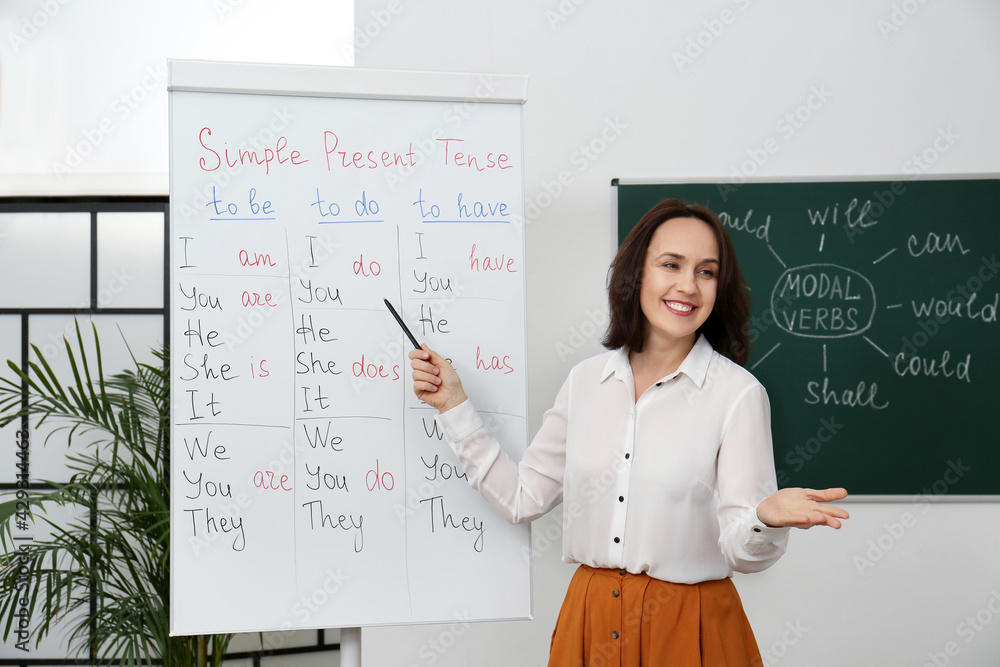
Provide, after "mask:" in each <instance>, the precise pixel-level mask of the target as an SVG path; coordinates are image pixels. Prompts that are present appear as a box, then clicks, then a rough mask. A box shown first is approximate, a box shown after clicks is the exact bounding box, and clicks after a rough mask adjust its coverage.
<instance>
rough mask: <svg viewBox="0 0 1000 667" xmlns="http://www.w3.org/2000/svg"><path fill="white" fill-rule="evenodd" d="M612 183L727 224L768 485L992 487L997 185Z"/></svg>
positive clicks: (892, 491)
mask: <svg viewBox="0 0 1000 667" xmlns="http://www.w3.org/2000/svg"><path fill="white" fill-rule="evenodd" d="M615 185H617V188H618V232H619V242H620V241H621V240H622V239H623V238H624V236H625V234H626V233H627V232H628V230H629V229H631V228H632V226H633V225H635V223H636V222H637V221H638V220H639V218H640V217H641V216H642V215H643V214H644V213H645V212H646V211H647V210H649V209H650V208H651V207H652V206H653V205H654V204H656V203H657V202H659V201H660V200H662V199H665V198H667V197H677V198H679V199H682V200H684V201H686V202H691V203H699V204H702V205H705V206H707V207H709V208H710V209H712V210H713V211H715V212H717V213H718V214H719V215H720V217H721V218H722V220H723V222H724V223H725V224H726V226H727V228H728V229H729V233H730V236H732V239H733V242H734V244H735V245H736V250H737V255H738V257H739V262H740V268H741V269H742V270H743V274H744V276H745V277H746V279H747V282H748V284H749V286H750V290H751V298H752V307H753V315H752V319H751V321H750V336H751V340H752V341H753V351H752V353H751V356H750V359H749V361H748V362H747V368H748V369H750V370H751V372H752V373H753V374H754V375H755V376H756V377H757V378H758V379H759V380H760V381H761V383H762V384H763V385H764V386H765V387H766V388H767V391H768V395H769V396H770V399H771V412H772V426H773V430H774V449H775V466H776V468H777V472H778V483H779V485H780V486H783V487H784V486H808V487H815V488H820V487H827V486H844V487H846V488H847V489H848V491H849V492H851V493H852V494H877V495H905V496H911V497H916V496H927V497H928V498H927V499H924V498H918V499H917V501H918V502H933V500H934V499H936V498H938V497H940V496H941V495H943V494H947V495H994V494H1000V436H998V435H997V426H996V422H997V417H998V416H1000V351H998V343H1000V322H998V313H997V310H998V301H1000V277H998V273H1000V265H998V263H997V258H998V255H1000V180H940V181H924V180H900V181H895V182H889V181H857V182H790V183H744V184H741V185H736V184H729V183H720V184H656V185H650V184H634V185H619V184H617V183H615Z"/></svg>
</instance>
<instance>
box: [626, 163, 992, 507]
mask: <svg viewBox="0 0 1000 667" xmlns="http://www.w3.org/2000/svg"><path fill="white" fill-rule="evenodd" d="M968 181H978V182H982V183H985V184H986V185H984V187H989V188H992V190H991V192H992V193H1000V174H993V173H987V174H949V175H942V176H934V177H933V178H931V177H924V176H923V175H912V174H911V175H902V174H897V175H866V176H844V175H840V176H830V177H816V176H808V177H807V176H800V177H786V178H742V177H741V178H734V179H732V180H730V181H719V180H715V179H708V178H697V179H696V178H692V179H650V178H641V179H640V178H636V179H628V178H625V179H622V178H614V179H612V180H611V186H612V201H613V204H612V211H613V214H612V215H613V220H612V225H611V230H610V231H611V234H612V239H611V241H612V247H614V248H617V246H618V244H619V243H620V240H621V239H623V238H624V235H625V234H626V233H627V231H628V230H629V229H631V226H632V225H634V224H635V222H637V221H638V216H640V215H641V214H642V213H643V212H645V210H648V208H649V207H650V206H652V205H653V204H655V203H656V202H658V201H660V200H662V199H664V198H666V197H668V196H678V197H679V198H680V199H682V200H684V201H687V202H697V203H703V204H704V203H707V204H708V205H709V208H712V209H713V210H719V206H718V205H717V204H713V203H712V201H711V200H709V201H707V202H706V201H701V200H700V198H698V197H690V196H687V195H686V194H685V193H684V190H685V189H686V188H696V189H697V188H703V189H705V188H714V189H715V190H716V191H717V192H718V193H720V194H721V193H726V194H731V193H734V192H737V193H738V192H739V191H741V190H742V189H744V188H748V189H749V190H753V189H755V188H761V187H763V188H779V187H782V186H787V185H798V186H801V187H807V188H808V187H811V186H824V185H830V184H838V185H841V186H854V187H864V188H871V187H872V186H876V185H877V184H883V185H885V186H886V188H888V190H887V191H888V192H892V191H893V190H892V189H893V188H896V189H897V190H899V191H901V192H904V193H905V192H906V191H907V190H908V189H909V188H910V187H911V185H914V184H915V189H920V188H922V187H924V186H925V185H926V184H928V183H940V184H944V186H945V187H947V185H948V184H949V183H961V182H968ZM869 191H870V190H869ZM643 192H644V193H645V199H644V200H643V205H645V208H643V205H638V208H633V209H632V210H628V209H627V207H628V206H629V205H631V206H633V207H634V206H636V201H635V200H636V199H637V193H643ZM995 200H1000V197H997V198H996V199H995ZM623 201H624V203H623ZM889 206H890V207H891V204H889ZM623 210H626V211H627V215H623ZM855 212H856V211H855ZM758 224H759V223H758ZM991 230H992V231H993V232H994V235H993V240H994V241H995V240H996V233H995V232H996V225H995V224H994V226H993V227H991ZM731 231H732V230H731ZM731 236H733V237H734V243H735V244H736V246H737V251H738V253H740V243H739V242H738V238H737V236H738V235H734V234H732V233H731ZM991 247H992V248H996V247H997V245H993V246H991ZM821 249H822V245H821ZM772 252H774V251H773V250H772ZM987 252H989V250H988V251H987ZM740 256H741V257H742V253H740ZM779 261H780V260H779ZM741 268H743V269H744V273H745V274H746V273H747V271H746V268H745V267H744V266H743V262H742V260H741ZM748 282H751V280H750V277H749V276H748ZM751 287H752V285H751ZM759 310H760V309H759V307H757V306H754V313H755V314H756V315H758V316H759V314H760V312H759ZM764 349H767V348H764ZM757 352H758V356H759V352H760V350H758V351H757ZM824 356H825V349H824ZM755 361H760V359H756V360H755V357H754V353H753V352H752V353H751V359H750V360H749V361H748V364H747V367H748V368H750V367H751V366H752V365H753V364H754V362H755ZM824 363H825V362H824ZM824 370H825V369H824ZM754 372H755V374H756V371H754ZM766 385H767V383H766V382H765V386H766ZM774 407H775V399H774V397H773V396H772V421H774ZM943 451H944V453H945V454H948V450H943ZM787 453H788V450H783V449H781V448H780V446H779V444H778V443H777V436H776V443H775V459H776V468H778V474H779V486H797V485H803V486H806V485H809V484H806V483H801V484H799V483H798V482H805V481H809V480H800V479H799V478H798V477H797V476H795V475H794V474H788V472H787V471H786V470H783V468H782V465H781V464H782V460H781V455H782V454H786V455H787ZM959 461H961V459H959ZM988 463H990V464H991V465H992V464H993V463H995V461H992V460H991V461H988ZM961 465H962V464H961V463H959V466H961ZM984 467H985V466H983V465H980V466H979V468H980V469H983V468H984ZM993 467H995V466H993ZM959 469H960V470H961V468H959ZM941 472H942V473H943V474H942V475H939V478H934V479H933V481H932V480H931V479H927V478H925V481H923V483H918V482H917V481H916V480H913V479H910V480H909V482H908V483H909V486H908V487H906V488H903V489H900V488H899V487H898V485H897V487H895V488H893V489H891V490H888V491H886V490H883V489H881V488H872V487H871V485H867V486H865V485H862V486H861V489H862V490H861V492H857V491H855V492H853V493H852V495H851V496H850V499H851V500H853V501H857V502H867V501H877V502H910V503H919V504H922V505H925V504H927V503H935V502H942V501H943V502H949V501H950V502H996V501H1000V479H997V480H992V481H989V482H988V483H986V484H985V485H984V484H983V483H982V482H980V483H978V484H977V485H975V488H974V489H972V490H971V491H967V492H963V490H962V488H961V485H960V484H957V483H956V484H949V483H947V481H946V480H945V476H948V479H949V480H952V481H955V480H954V478H955V477H956V473H955V472H954V470H951V471H950V472H949V470H948V469H942V470H941ZM849 473H850V470H849V469H848V474H844V475H841V476H839V477H837V478H836V479H830V483H829V484H823V485H834V484H836V485H843V486H847V488H848V490H849V491H851V488H852V486H855V488H857V486H856V485H852V481H853V478H852V476H851V475H850V474H849ZM884 477H885V478H889V477H890V476H888V475H886V476H884ZM957 477H958V479H961V475H957ZM824 481H826V480H824ZM813 486H821V484H814V485H813Z"/></svg>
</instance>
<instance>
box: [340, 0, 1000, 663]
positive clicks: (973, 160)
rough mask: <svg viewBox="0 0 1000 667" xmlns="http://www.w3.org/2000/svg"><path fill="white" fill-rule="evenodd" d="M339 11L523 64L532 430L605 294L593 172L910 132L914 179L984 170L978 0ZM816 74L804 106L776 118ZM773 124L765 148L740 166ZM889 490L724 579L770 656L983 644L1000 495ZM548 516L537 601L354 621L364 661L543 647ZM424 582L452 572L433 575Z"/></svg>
mask: <svg viewBox="0 0 1000 667" xmlns="http://www.w3.org/2000/svg"><path fill="white" fill-rule="evenodd" d="M724 12H728V13H725V14H724ZM355 17H356V18H355V21H356V26H357V28H358V29H359V37H358V40H357V42H356V46H357V51H356V60H355V63H356V65H357V66H360V67H386V68H408V69H427V70H462V71H478V72H502V73H517V74H528V75H529V77H530V79H529V87H528V88H529V93H528V98H529V101H528V104H527V105H526V106H525V109H524V122H525V151H526V153H525V162H526V182H525V186H526V195H527V201H528V202H529V214H530V213H531V208H530V204H531V203H534V204H536V205H538V206H539V209H541V210H540V212H539V214H538V215H536V216H534V217H532V218H531V224H530V226H529V228H528V230H527V276H528V335H529V340H530V344H529V377H530V391H529V400H530V408H531V417H532V423H531V430H532V432H533V431H534V430H535V429H537V428H538V425H539V422H540V417H541V414H542V412H543V411H544V410H545V409H546V408H547V407H548V406H549V404H550V402H551V401H552V399H553V397H554V395H555V392H556V390H557V389H558V387H559V385H560V384H561V383H562V381H563V379H564V377H565V374H566V372H567V370H568V369H569V367H570V366H571V365H572V364H573V363H575V362H577V361H579V360H581V359H583V358H584V357H586V356H588V355H590V354H592V353H595V352H597V351H599V349H600V348H599V345H598V343H597V341H596V338H597V337H598V336H595V335H590V336H588V337H587V340H586V342H585V343H583V344H582V345H579V342H580V338H579V334H580V333H581V332H584V333H586V332H592V331H593V329H594V327H593V326H592V323H591V319H592V318H591V317H590V316H588V314H592V315H593V318H599V317H600V315H598V313H599V312H600V311H601V310H602V309H603V308H604V307H605V298H604V290H603V287H604V280H605V271H606V267H607V264H608V260H609V259H610V257H611V254H612V249H613V246H612V240H611V238H612V232H611V225H612V220H613V212H612V208H613V198H614V191H613V189H612V188H611V187H610V185H609V184H610V181H611V179H612V178H614V177H620V178H623V179H627V178H631V179H661V180H671V179H675V180H688V179H710V180H726V179H729V178H732V177H733V176H734V174H736V176H739V177H742V176H753V177H755V178H786V177H815V178H819V179H822V178H828V177H829V178H834V177H860V176H885V177H888V178H890V179H892V178H896V177H902V176H905V172H906V171H907V170H911V169H912V167H913V166H914V164H915V163H912V162H910V161H911V159H912V156H914V155H920V154H922V153H923V152H924V151H925V149H931V150H930V152H929V153H928V155H929V156H930V157H932V158H934V159H933V163H932V164H929V165H927V168H926V170H925V172H924V173H926V175H927V176H936V175H944V174H991V175H995V174H997V173H1000V130H998V126H997V122H996V119H997V118H998V117H1000V113H998V112H1000V86H998V85H997V84H998V82H1000V41H998V40H997V39H996V35H997V34H1000V4H997V3H996V2H995V0H958V1H953V2H947V3H945V2H933V1H930V0H895V2H893V1H892V0H876V1H862V0H845V1H839V2H832V1H817V2H795V1H792V0H776V1H773V2H767V3H765V2H761V1H760V0H732V1H730V0H711V1H709V2H698V3H695V2H688V3H679V2H642V3H610V2H598V1H597V0H508V1H507V2H493V3H487V2H468V1H467V0H466V1H463V0H448V1H443V0H437V1H435V2H430V1H428V0H425V1H423V2H416V1H415V0H359V1H358V2H357V3H356V6H355ZM366 28H367V30H366ZM713 28H714V30H715V32H716V33H717V34H714V35H713V34H712V32H711V31H712V29H713ZM365 31H367V33H368V37H366V38H363V37H361V33H362V32H365ZM698 41H701V43H702V44H703V45H704V46H702V48H701V52H700V53H698V51H697V47H696V46H695V47H691V44H692V43H694V44H697V42H698ZM689 47H690V48H691V51H690V52H687V49H688V48H689ZM677 53H679V54H681V55H689V57H690V59H691V62H687V63H685V62H683V61H679V60H677V59H676V58H675V54H677ZM815 91H823V95H822V98H823V101H822V102H821V103H820V101H819V100H820V97H814V98H813V104H814V106H817V107H818V108H816V109H814V110H813V113H812V114H811V117H810V118H809V120H808V121H806V122H805V123H803V124H802V125H801V127H799V128H796V131H795V132H794V133H793V134H792V135H791V136H788V133H787V132H785V133H779V132H778V131H777V130H776V127H775V125H776V123H777V122H778V121H780V120H781V119H782V118H784V116H785V114H786V113H789V112H795V111H796V109H798V108H799V107H800V106H801V105H803V104H806V103H807V101H808V100H809V98H810V95H813V94H814V92H815ZM949 131H950V133H951V135H952V136H953V137H955V136H956V135H957V138H956V139H954V141H953V142H952V143H951V144H950V145H948V146H947V150H946V151H944V152H940V151H939V152H938V153H937V155H936V156H935V155H934V152H935V151H934V149H933V146H934V140H935V138H936V137H937V136H938V133H939V132H945V133H948V132H949ZM772 137H773V138H774V139H776V140H777V142H778V145H779V149H778V151H777V152H776V153H774V154H773V155H771V156H769V158H768V159H767V160H766V161H765V163H764V164H763V165H762V166H760V167H759V168H758V167H756V165H752V164H751V166H752V167H753V169H752V170H751V169H745V170H744V172H745V173H743V174H742V175H741V174H740V169H741V166H742V165H743V164H745V161H746V160H747V159H748V155H749V153H748V151H750V152H752V151H754V149H759V148H760V147H761V146H762V145H763V143H764V141H765V140H766V139H768V138H772ZM941 145H943V144H942V142H939V146H941ZM587 146H591V147H592V148H591V151H590V153H589V155H588V153H585V152H584V148H585V147H587ZM751 171H754V172H755V173H749V172H751ZM560 175H562V177H563V178H562V180H563V182H564V183H568V185H563V186H562V191H561V192H558V190H559V186H558V185H556V184H557V183H558V182H559V180H560ZM567 348H570V349H572V350H574V351H573V352H572V353H570V354H567V353H566V349H567ZM560 352H562V354H560ZM946 472H947V471H946V470H942V471H941V474H942V478H944V475H945V474H946ZM885 474H887V475H891V474H892V471H891V470H887V471H885ZM998 474H1000V471H998ZM900 500H901V502H894V503H875V502H862V503H853V504H850V505H849V507H848V508H849V510H850V511H851V512H852V513H853V518H852V519H851V520H850V521H849V522H848V525H847V526H846V527H845V528H844V529H843V530H841V531H839V532H833V531H830V530H819V529H817V530H812V531H809V532H807V533H806V532H803V533H799V532H796V533H795V534H793V536H792V540H791V546H790V550H789V551H790V552H789V553H788V554H787V555H786V556H785V557H784V558H783V559H782V560H781V561H780V562H779V563H778V564H777V565H776V566H774V567H773V568H772V569H771V570H769V571H768V572H766V573H763V574H760V575H753V576H748V577H743V576H741V577H738V578H737V585H738V586H739V588H740V590H741V592H742V593H743V596H744V603H745V606H746V608H747V612H748V614H749V616H750V619H751V622H752V623H753V625H754V628H755V631H756V633H757V638H758V641H759V643H760V646H761V649H762V651H763V652H764V657H765V660H766V663H767V664H768V665H779V664H780V665H782V666H785V665H787V666H789V667H794V666H807V667H824V666H830V667H834V666H836V667H841V666H843V665H879V666H888V665H917V666H920V665H924V664H925V663H926V664H931V665H944V664H948V665H960V666H972V665H982V666H986V665H991V666H992V665H996V659H997V658H996V656H997V655H998V654H1000V618H996V617H997V615H998V612H1000V557H998V556H1000V537H998V534H1000V531H998V530H997V529H996V526H997V525H998V523H1000V504H997V503H968V502H964V503H963V502H958V503H953V502H937V503H930V504H927V503H918V502H913V501H912V499H907V498H903V499H900ZM554 514H558V510H557V511H556V512H555V513H554ZM558 527H559V517H558V516H553V515H550V516H547V517H545V518H543V519H541V520H539V521H538V522H536V524H535V525H534V527H533V528H534V543H535V546H536V554H535V559H534V567H535V587H534V591H535V619H534V620H533V621H530V622H512V623H486V624H476V625H471V626H470V625H466V624H463V623H461V622H456V623H455V624H453V625H451V626H448V625H444V626H421V627H410V628H370V629H365V630H364V640H363V641H364V647H363V648H364V652H363V658H364V664H365V665H372V666H376V665H377V666H379V667H383V666H386V667H388V666H397V665H399V666H402V667H409V666H412V665H418V666H421V667H422V666H424V665H449V666H451V665H454V666H457V665H477V666H487V665H496V666H501V665H503V666H507V665H520V664H525V665H537V664H544V662H545V660H546V656H547V650H548V642H549V637H550V634H551V631H552V627H553V625H554V622H555V616H556V614H557V612H558V607H559V604H560V603H561V601H562V595H563V593H564V591H565V587H566V584H567V583H568V581H569V577H570V575H571V574H572V572H573V569H574V568H573V566H570V565H566V564H563V563H561V562H560V561H559V556H560V551H561V549H560V545H559V536H558V532H559V528H558ZM553 537H554V538H555V539H554V540H553V539H552V538H553ZM869 562H870V563H871V564H870V566H869V565H868V564H867V563H869ZM441 585H442V586H461V585H462V582H460V581H454V580H452V579H450V578H449V576H448V573H447V572H442V573H441ZM970 618H971V619H972V620H971V621H970V620H968V619H970ZM977 618H978V620H976V619H977ZM976 627H978V628H980V629H979V630H976V629H975V628H976Z"/></svg>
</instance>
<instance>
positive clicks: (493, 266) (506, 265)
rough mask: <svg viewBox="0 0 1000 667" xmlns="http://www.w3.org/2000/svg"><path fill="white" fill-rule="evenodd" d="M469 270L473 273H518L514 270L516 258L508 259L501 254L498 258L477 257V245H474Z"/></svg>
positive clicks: (470, 255) (470, 254)
mask: <svg viewBox="0 0 1000 667" xmlns="http://www.w3.org/2000/svg"><path fill="white" fill-rule="evenodd" d="M469 268H470V269H471V270H473V271H506V272H507V273H517V269H515V268H514V258H513V257H507V255H506V254H503V253H501V254H500V255H499V256H497V257H490V256H488V255H487V256H486V257H482V258H480V257H476V244H475V243H473V244H472V252H470V253H469Z"/></svg>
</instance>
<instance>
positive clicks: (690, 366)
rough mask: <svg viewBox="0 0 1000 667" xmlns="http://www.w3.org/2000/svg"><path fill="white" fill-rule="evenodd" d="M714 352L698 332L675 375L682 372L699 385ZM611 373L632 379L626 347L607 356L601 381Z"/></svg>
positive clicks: (702, 382)
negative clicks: (692, 345)
mask: <svg viewBox="0 0 1000 667" xmlns="http://www.w3.org/2000/svg"><path fill="white" fill-rule="evenodd" d="M714 354H715V350H714V349H713V348H712V344H711V343H709V342H708V340H707V339H706V338H705V337H704V336H703V335H701V334H698V340H696V341H695V343H694V347H692V348H691V351H690V352H688V354H687V356H686V357H684V361H682V362H681V365H680V366H679V367H678V368H677V373H675V375H679V374H680V373H684V374H685V375H687V376H688V377H689V378H691V380H692V381H694V383H695V384H696V385H698V387H701V386H702V385H703V384H704V383H705V377H706V376H707V375H708V365H709V363H711V361H712V356H713V355H714ZM612 375H614V376H615V377H617V378H618V379H619V380H622V381H623V382H624V381H628V380H631V379H632V366H631V365H630V364H629V362H628V348H627V347H620V348H618V349H617V350H615V351H614V352H612V353H611V356H610V357H608V361H607V363H605V364H604V372H603V373H601V382H604V381H605V380H607V379H608V378H609V377H611V376H612ZM666 379H667V378H666V377H664V378H661V380H660V381H661V382H662V381H663V380H666Z"/></svg>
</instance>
